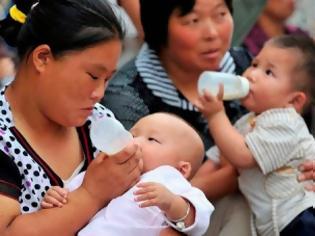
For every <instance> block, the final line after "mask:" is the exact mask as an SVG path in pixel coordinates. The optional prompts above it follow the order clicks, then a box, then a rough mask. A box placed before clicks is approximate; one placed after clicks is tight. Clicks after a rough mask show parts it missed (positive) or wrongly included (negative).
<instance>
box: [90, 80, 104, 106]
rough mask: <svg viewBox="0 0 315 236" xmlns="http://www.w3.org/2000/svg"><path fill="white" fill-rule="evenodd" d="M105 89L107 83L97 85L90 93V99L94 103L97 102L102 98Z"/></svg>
mask: <svg viewBox="0 0 315 236" xmlns="http://www.w3.org/2000/svg"><path fill="white" fill-rule="evenodd" d="M106 87H107V83H105V84H104V83H100V84H98V85H97V87H95V89H94V90H93V91H92V94H91V99H92V100H93V101H95V102H99V101H100V100H101V99H102V97H103V96H104V92H105V89H106Z"/></svg>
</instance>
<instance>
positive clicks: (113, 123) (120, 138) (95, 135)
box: [90, 116, 133, 155]
mask: <svg viewBox="0 0 315 236" xmlns="http://www.w3.org/2000/svg"><path fill="white" fill-rule="evenodd" d="M90 136H91V140H92V143H93V144H94V145H95V147H96V148H97V149H99V150H101V151H102V152H104V153H106V154H108V155H113V154H115V153H118V152H119V151H121V150H122V149H123V148H124V147H125V146H127V144H128V143H129V142H130V141H131V140H132V139H133V137H132V135H131V133H129V132H128V131H127V130H125V128H124V127H123V125H122V124H121V123H120V122H119V121H117V120H116V119H114V118H111V117H107V116H101V117H98V118H95V120H94V122H92V124H91V130H90Z"/></svg>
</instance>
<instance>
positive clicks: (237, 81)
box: [198, 71, 249, 100]
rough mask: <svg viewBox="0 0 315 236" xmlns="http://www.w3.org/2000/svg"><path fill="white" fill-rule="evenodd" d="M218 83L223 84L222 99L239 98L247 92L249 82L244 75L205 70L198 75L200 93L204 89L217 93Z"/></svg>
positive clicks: (213, 93)
mask: <svg viewBox="0 0 315 236" xmlns="http://www.w3.org/2000/svg"><path fill="white" fill-rule="evenodd" d="M220 84H223V86H224V95H223V100H234V99H240V98H243V97H245V96H246V95H247V94H248V92H249V82H248V80H247V79H246V78H245V77H242V76H239V75H233V74H228V73H221V72H212V71H205V72H203V73H202V74H201V75H200V76H199V80H198V92H199V94H200V95H202V94H203V91H204V90H208V91H209V92H210V93H211V94H212V95H217V94H218V92H219V85H220Z"/></svg>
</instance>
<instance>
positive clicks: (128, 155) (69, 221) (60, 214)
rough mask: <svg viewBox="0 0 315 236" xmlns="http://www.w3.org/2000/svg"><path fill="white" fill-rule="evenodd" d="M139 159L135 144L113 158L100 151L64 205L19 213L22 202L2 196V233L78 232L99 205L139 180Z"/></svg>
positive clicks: (38, 235) (47, 235) (36, 235)
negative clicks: (80, 183)
mask: <svg viewBox="0 0 315 236" xmlns="http://www.w3.org/2000/svg"><path fill="white" fill-rule="evenodd" d="M140 158H141V156H140V150H139V148H138V146H137V145H135V144H131V145H129V146H128V147H127V148H125V149H124V150H123V151H121V152H120V153H118V154H116V155H114V156H112V157H108V156H105V155H104V154H100V155H99V156H98V157H97V158H96V159H95V160H94V161H93V162H92V163H91V164H90V166H89V168H88V169H87V172H86V175H85V178H84V181H83V183H82V185H81V187H80V188H78V189H77V190H75V191H73V192H71V193H69V195H68V203H67V204H66V205H64V206H63V207H62V208H52V209H43V210H39V211H38V212H35V213H30V214H23V215H20V209H19V207H20V206H19V203H18V202H17V201H16V200H13V199H10V198H8V197H6V196H1V197H0V235H3V236H11V235H12V236H13V235H14V236H15V235H23V236H42V235H45V236H55V235H69V236H70V235H75V234H76V232H77V231H78V230H79V229H80V228H82V227H83V226H84V225H85V224H86V223H87V222H88V220H89V219H90V218H91V217H92V216H93V215H94V214H95V213H96V212H97V211H98V210H99V209H100V208H102V207H103V206H104V205H106V204H107V203H108V202H109V201H110V200H111V199H112V198H114V197H116V196H118V195H120V194H122V193H123V192H124V191H125V190H126V189H128V188H129V187H130V186H132V185H134V184H135V183H136V182H137V181H138V179H139V176H140V169H139V165H138V164H139V159H140ZM112 186H115V188H113V187H112Z"/></svg>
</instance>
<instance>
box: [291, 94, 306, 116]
mask: <svg viewBox="0 0 315 236" xmlns="http://www.w3.org/2000/svg"><path fill="white" fill-rule="evenodd" d="M306 102H307V96H306V94H305V93H304V92H300V91H299V92H294V93H293V94H292V97H291V100H290V104H291V105H292V106H293V107H294V108H295V110H296V111H297V112H298V113H300V114H301V113H302V112H303V108H304V106H305V104H306Z"/></svg>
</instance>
